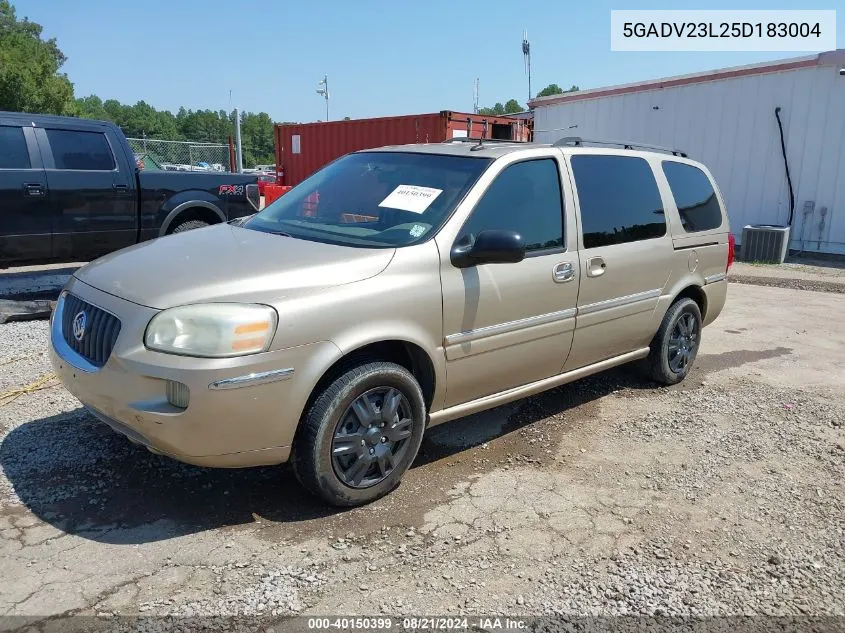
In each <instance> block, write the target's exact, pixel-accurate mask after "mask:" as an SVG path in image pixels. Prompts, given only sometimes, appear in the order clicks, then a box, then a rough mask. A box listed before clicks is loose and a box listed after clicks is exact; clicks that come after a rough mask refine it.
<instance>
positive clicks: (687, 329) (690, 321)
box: [646, 297, 701, 385]
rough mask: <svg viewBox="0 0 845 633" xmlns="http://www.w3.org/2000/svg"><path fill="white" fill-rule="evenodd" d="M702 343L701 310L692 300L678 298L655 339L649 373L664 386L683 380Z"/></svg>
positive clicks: (647, 361) (649, 362) (650, 357)
mask: <svg viewBox="0 0 845 633" xmlns="http://www.w3.org/2000/svg"><path fill="white" fill-rule="evenodd" d="M700 343H701V310H700V309H699V307H698V304H697V303H696V302H695V301H693V300H692V299H689V298H687V297H683V298H681V299H678V300H677V301H675V303H673V304H672V305H671V306H670V307H669V309H668V310H667V311H666V315H665V316H664V317H663V322H662V323H661V324H660V329H659V330H658V331H657V334H655V335H654V339H653V340H652V341H651V352H650V353H649V355H648V358H647V360H646V365H647V368H648V374H649V376H651V378H652V379H653V380H655V381H656V382H659V383H660V384H663V385H674V384H677V383H679V382H681V381H682V380H683V379H684V378H686V377H687V374H688V373H689V370H690V369H692V365H693V363H694V362H695V357H696V355H697V354H698V347H699V345H700Z"/></svg>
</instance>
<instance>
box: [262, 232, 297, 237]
mask: <svg viewBox="0 0 845 633" xmlns="http://www.w3.org/2000/svg"><path fill="white" fill-rule="evenodd" d="M264 232H265V233H272V234H273V235H281V236H282V237H293V235H291V234H290V233H285V232H284V231H264Z"/></svg>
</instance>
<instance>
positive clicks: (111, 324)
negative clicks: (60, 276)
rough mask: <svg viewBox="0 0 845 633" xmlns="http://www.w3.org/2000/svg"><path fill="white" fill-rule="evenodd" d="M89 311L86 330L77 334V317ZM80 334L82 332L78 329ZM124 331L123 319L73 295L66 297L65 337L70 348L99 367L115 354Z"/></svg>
mask: <svg viewBox="0 0 845 633" xmlns="http://www.w3.org/2000/svg"><path fill="white" fill-rule="evenodd" d="M80 314H85V317H84V320H85V327H84V332H83V334H82V336H81V337H79V339H77V336H76V335H75V334H74V320H75V319H76V318H77V317H78V316H79V315H80ZM77 333H78V332H77ZM118 334H120V319H118V318H117V317H116V316H114V315H112V314H109V313H108V312H106V311H105V310H101V309H100V308H98V307H97V306H93V305H91V304H90V303H88V302H86V301H83V300H82V299H80V298H79V297H76V296H74V295H72V294H66V295H65V297H64V306H63V308H62V336H63V337H64V339H65V341H66V342H67V344H68V345H69V346H70V348H71V349H72V350H73V351H75V352H76V353H77V354H79V355H80V356H82V357H83V358H85V360H87V361H88V362H89V363H91V364H92V365H94V366H96V367H102V366H103V365H105V364H106V361H107V360H108V359H109V356H111V352H112V348H113V347H114V344H115V342H116V341H117V335H118Z"/></svg>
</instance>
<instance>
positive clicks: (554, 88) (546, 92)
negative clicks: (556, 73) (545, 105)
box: [537, 84, 580, 97]
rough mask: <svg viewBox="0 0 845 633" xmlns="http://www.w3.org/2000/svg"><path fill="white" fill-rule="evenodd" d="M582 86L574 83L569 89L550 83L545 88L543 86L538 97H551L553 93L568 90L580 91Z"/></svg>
mask: <svg viewBox="0 0 845 633" xmlns="http://www.w3.org/2000/svg"><path fill="white" fill-rule="evenodd" d="M579 90H580V88H579V87H578V86H575V85H573V86H572V87H571V88H570V89H569V90H564V89H563V88H561V87H560V86H558V85H557V84H549V85H548V86H546V87H545V88H543V89H542V90H541V91H540V92H538V93H537V96H538V97H549V96H551V95H562V94H565V93H567V92H578V91H579Z"/></svg>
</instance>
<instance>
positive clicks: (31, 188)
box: [23, 182, 44, 198]
mask: <svg viewBox="0 0 845 633" xmlns="http://www.w3.org/2000/svg"><path fill="white" fill-rule="evenodd" d="M23 194H24V195H25V196H29V197H31V198H41V197H43V196H44V185H42V184H41V183H40V182H29V183H26V184H24V186H23Z"/></svg>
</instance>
